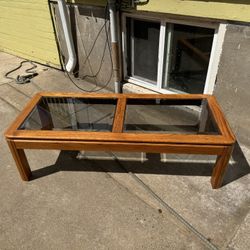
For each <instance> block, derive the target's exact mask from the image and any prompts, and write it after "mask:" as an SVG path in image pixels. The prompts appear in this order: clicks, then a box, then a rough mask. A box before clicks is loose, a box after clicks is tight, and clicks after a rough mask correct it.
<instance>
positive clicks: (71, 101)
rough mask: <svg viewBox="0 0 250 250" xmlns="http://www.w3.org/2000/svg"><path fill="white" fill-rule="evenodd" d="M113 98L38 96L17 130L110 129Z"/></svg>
mask: <svg viewBox="0 0 250 250" xmlns="http://www.w3.org/2000/svg"><path fill="white" fill-rule="evenodd" d="M116 103H117V100H116V99H92V98H69V97H65V98H64V97H42V98H41V100H40V101H39V103H38V104H37V105H36V106H35V107H34V109H33V110H32V112H31V113H30V115H29V116H28V117H27V118H26V119H25V120H24V122H23V123H22V124H21V126H20V127H19V129H20V130H66V131H67V130H80V131H111V130H112V125H113V118H114V112H115V108H116Z"/></svg>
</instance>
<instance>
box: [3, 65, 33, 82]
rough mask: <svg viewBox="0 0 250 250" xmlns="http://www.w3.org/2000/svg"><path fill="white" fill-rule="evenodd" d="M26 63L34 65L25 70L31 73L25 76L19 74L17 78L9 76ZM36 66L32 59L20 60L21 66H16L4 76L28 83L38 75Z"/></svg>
mask: <svg viewBox="0 0 250 250" xmlns="http://www.w3.org/2000/svg"><path fill="white" fill-rule="evenodd" d="M24 63H30V64H31V65H32V67H31V68H28V69H26V70H25V72H26V73H28V74H29V75H24V76H20V75H18V76H17V77H16V78H14V77H11V76H9V75H10V74H11V73H13V72H15V71H17V70H18V69H20V68H22V66H23V64H24ZM35 68H37V65H36V64H35V63H34V62H32V61H30V60H24V61H21V62H20V64H19V66H17V67H16V68H14V69H12V70H10V71H8V72H7V73H6V74H5V75H4V76H5V78H7V79H10V80H12V81H15V82H16V83H18V84H22V83H26V82H29V81H30V79H31V78H33V77H34V76H36V75H37V73H36V72H35V71H34V69H35Z"/></svg>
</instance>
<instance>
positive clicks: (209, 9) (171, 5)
mask: <svg viewBox="0 0 250 250" xmlns="http://www.w3.org/2000/svg"><path fill="white" fill-rule="evenodd" d="M137 9H138V10H142V11H154V12H164V13H170V14H178V15H187V16H195V17H207V18H213V19H224V20H234V21H243V22H250V1H249V0H210V1H209V0H149V2H148V4H146V5H141V6H138V7H137Z"/></svg>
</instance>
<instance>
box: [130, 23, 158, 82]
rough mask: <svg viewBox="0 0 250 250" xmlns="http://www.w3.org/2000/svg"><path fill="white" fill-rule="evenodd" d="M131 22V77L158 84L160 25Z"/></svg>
mask: <svg viewBox="0 0 250 250" xmlns="http://www.w3.org/2000/svg"><path fill="white" fill-rule="evenodd" d="M130 20H131V33H132V34H133V35H132V37H131V57H132V60H131V61H132V63H131V67H132V68H131V75H132V76H135V77H138V78H142V79H145V80H149V82H151V83H153V84H156V82H157V64H158V48H159V35H160V24H159V23H155V22H148V21H142V20H136V19H130Z"/></svg>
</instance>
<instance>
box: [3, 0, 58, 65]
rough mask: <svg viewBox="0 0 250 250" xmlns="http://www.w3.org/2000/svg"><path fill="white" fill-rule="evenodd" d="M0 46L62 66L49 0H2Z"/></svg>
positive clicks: (42, 61)
mask: <svg viewBox="0 0 250 250" xmlns="http://www.w3.org/2000/svg"><path fill="white" fill-rule="evenodd" d="M0 50H2V51H5V52H9V53H11V54H14V55H17V56H20V57H23V58H26V59H31V60H34V61H37V62H41V63H44V64H49V65H51V66H56V67H60V61H59V56H58V51H57V46H56V41H55V36H54V31H53V26H52V21H51V16H50V12H49V6H48V1H47V0H11V1H10V0H0Z"/></svg>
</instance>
